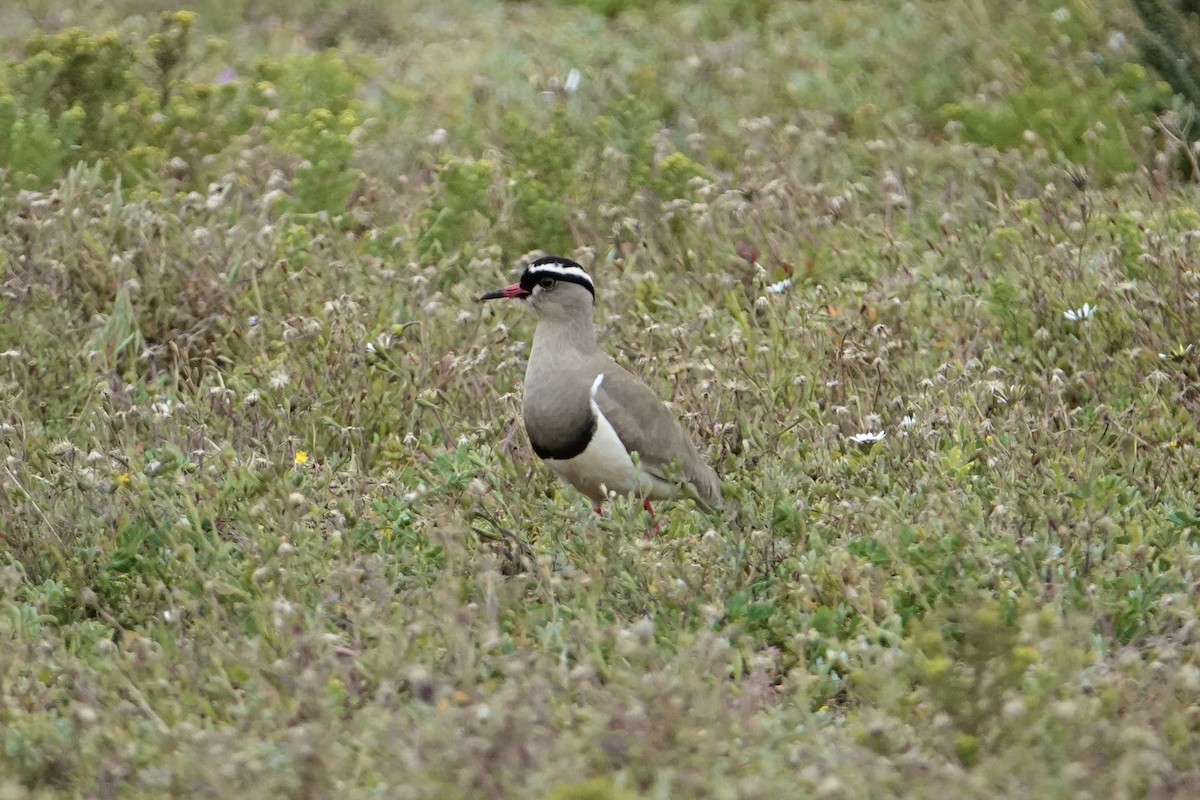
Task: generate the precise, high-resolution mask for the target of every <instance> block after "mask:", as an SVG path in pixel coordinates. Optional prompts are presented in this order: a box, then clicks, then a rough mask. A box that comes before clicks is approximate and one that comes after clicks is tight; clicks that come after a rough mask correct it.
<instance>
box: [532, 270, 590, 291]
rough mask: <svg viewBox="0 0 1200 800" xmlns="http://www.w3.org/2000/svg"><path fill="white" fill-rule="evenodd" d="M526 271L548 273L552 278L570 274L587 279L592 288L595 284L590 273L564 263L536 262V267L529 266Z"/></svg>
mask: <svg viewBox="0 0 1200 800" xmlns="http://www.w3.org/2000/svg"><path fill="white" fill-rule="evenodd" d="M526 272H528V273H529V274H530V275H548V276H550V277H552V278H553V277H556V276H557V277H561V276H563V275H570V276H572V277H575V278H582V279H583V280H585V281H587V284H588V286H591V287H593V289H594V288H595V286H596V284H595V283H594V282H593V281H592V276H591V275H588V274H587V273H586V272H584V271H583V270H582V269H580V268H579V267H568V266H567V265H566V264H538V265H537V266H536V267H530V268H529V269H528V270H526Z"/></svg>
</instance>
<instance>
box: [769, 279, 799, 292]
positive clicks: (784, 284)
mask: <svg viewBox="0 0 1200 800" xmlns="http://www.w3.org/2000/svg"><path fill="white" fill-rule="evenodd" d="M795 282H796V281H795V279H794V278H784V279H783V280H781V281H780V282H779V283H772V284H771V285H770V286H768V287H767V293H768V294H783V293H784V292H786V291H787V290H788V289H789V288H791V285H792V284H793V283H795Z"/></svg>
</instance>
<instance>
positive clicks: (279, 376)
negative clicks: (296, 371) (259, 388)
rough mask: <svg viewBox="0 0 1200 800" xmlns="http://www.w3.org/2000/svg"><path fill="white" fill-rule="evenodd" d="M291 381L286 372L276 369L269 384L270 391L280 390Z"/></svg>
mask: <svg viewBox="0 0 1200 800" xmlns="http://www.w3.org/2000/svg"><path fill="white" fill-rule="evenodd" d="M291 381H292V379H291V378H290V377H289V376H288V374H287V370H285V369H277V370H275V374H274V375H272V376H271V380H270V384H271V388H272V389H282V388H283V387H285V386H287V385H288V384H289V383H291Z"/></svg>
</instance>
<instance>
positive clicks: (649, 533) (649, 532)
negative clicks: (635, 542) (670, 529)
mask: <svg viewBox="0 0 1200 800" xmlns="http://www.w3.org/2000/svg"><path fill="white" fill-rule="evenodd" d="M642 508H644V509H646V513H647V514H649V515H650V522H651V525H650V527H649V528H647V529H646V535H645V538H647V539H653V538H654V537H655V536H658V534H659V531H660V529H661V527H662V526H661V525H660V524H659V522H658V520H657V519H655V517H654V509H653V508H651V507H650V498H649V497H647V498H646V499H645V500H643V501H642Z"/></svg>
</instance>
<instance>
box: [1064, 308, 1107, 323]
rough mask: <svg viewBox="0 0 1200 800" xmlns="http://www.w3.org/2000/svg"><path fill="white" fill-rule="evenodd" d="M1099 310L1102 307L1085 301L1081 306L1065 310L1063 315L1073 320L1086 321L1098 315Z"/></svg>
mask: <svg viewBox="0 0 1200 800" xmlns="http://www.w3.org/2000/svg"><path fill="white" fill-rule="evenodd" d="M1099 310H1100V308H1099V307H1098V306H1094V305H1092V304H1091V303H1084V304H1083V305H1082V306H1080V307H1079V308H1072V309H1070V310H1069V311H1064V312H1063V317H1065V318H1066V319H1068V320H1070V321H1071V322H1086V321H1087V320H1089V319H1091V318H1092V317H1094V316H1096V312H1097V311H1099Z"/></svg>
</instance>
